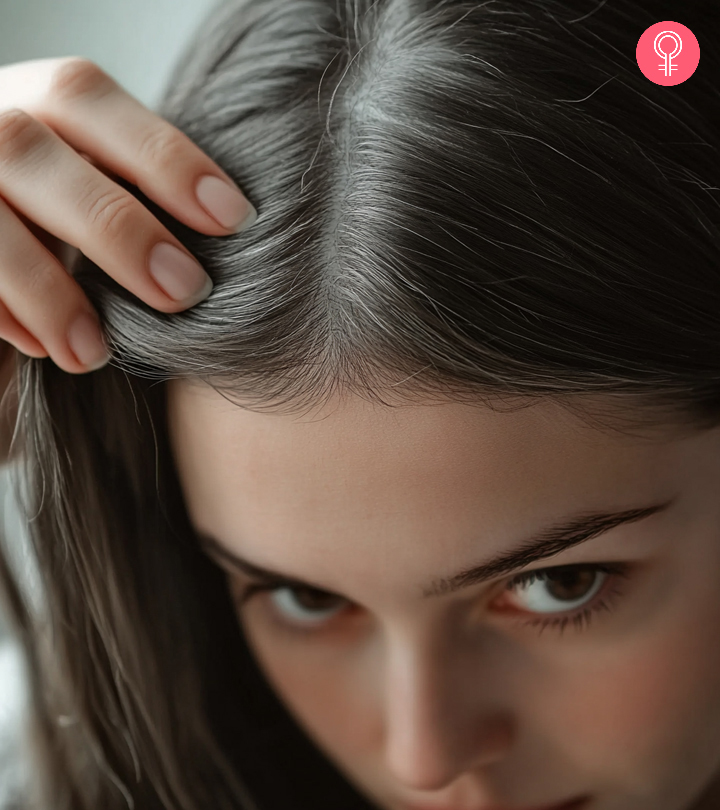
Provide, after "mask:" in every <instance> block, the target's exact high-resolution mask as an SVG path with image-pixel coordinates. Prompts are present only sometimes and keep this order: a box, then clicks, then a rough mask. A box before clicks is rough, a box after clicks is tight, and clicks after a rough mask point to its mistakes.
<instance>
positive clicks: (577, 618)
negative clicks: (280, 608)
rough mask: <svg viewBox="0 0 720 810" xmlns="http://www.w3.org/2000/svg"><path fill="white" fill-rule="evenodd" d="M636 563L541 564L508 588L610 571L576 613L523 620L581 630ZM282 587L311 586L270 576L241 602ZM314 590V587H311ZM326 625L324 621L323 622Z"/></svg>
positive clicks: (618, 593)
mask: <svg viewBox="0 0 720 810" xmlns="http://www.w3.org/2000/svg"><path fill="white" fill-rule="evenodd" d="M631 568H632V565H631V564H630V563H582V564H578V565H563V566H554V567H552V568H539V569H537V570H535V571H528V572H525V573H523V574H518V575H517V576H516V577H514V578H513V579H511V580H510V581H509V582H508V583H507V585H506V590H508V591H510V590H512V589H514V588H516V587H517V586H518V585H525V584H528V585H529V584H531V583H533V582H535V581H536V580H542V579H544V578H545V577H546V576H547V575H548V574H549V573H551V572H556V571H560V570H565V571H568V570H570V571H575V570H578V571H592V572H594V573H596V572H602V573H605V574H608V575H609V578H608V580H606V581H605V582H604V583H603V585H602V586H601V590H600V592H599V593H598V594H596V596H595V597H594V599H593V600H592V601H591V602H590V603H589V604H588V605H586V606H584V607H583V608H579V609H578V610H576V611H575V612H574V613H571V614H569V615H564V616H562V617H555V618H552V619H532V620H530V621H525V622H523V623H522V626H523V627H528V626H530V627H538V626H539V628H540V630H539V633H540V634H542V632H543V630H545V629H546V628H548V627H552V628H553V629H557V630H559V632H560V634H561V635H562V633H563V632H564V630H565V628H566V627H567V626H568V625H569V624H570V623H571V622H572V624H573V626H574V629H576V630H578V631H581V630H583V629H587V627H589V625H590V622H591V621H592V619H593V618H594V617H595V614H596V613H599V612H600V611H601V610H605V611H607V612H608V613H612V608H611V606H610V605H611V602H613V601H614V598H615V597H619V596H622V594H623V591H622V589H620V588H619V587H617V585H618V582H617V580H618V579H627V578H628V577H629V576H630V569H631ZM607 582H612V583H613V584H614V585H615V587H614V588H612V589H611V590H610V592H609V593H605V594H603V592H604V591H605V590H606V585H607ZM280 588H286V589H288V590H290V591H296V592H297V591H298V590H307V589H301V588H298V587H297V586H295V585H293V583H291V582H287V581H285V580H283V579H277V580H267V581H266V582H256V583H251V584H250V585H248V586H246V587H245V588H244V589H243V590H242V591H241V593H240V595H239V597H238V606H239V607H243V606H244V605H245V604H246V603H247V602H248V600H249V599H250V598H251V597H252V596H254V595H255V594H258V593H263V592H270V591H274V590H278V589H280ZM310 590H312V589H310ZM318 593H323V594H324V593H325V591H318ZM282 623H283V626H284V627H285V626H286V627H287V628H288V629H290V630H292V631H293V632H297V633H308V632H310V633H312V632H317V628H313V627H310V628H303V627H298V626H296V625H293V624H292V623H291V622H287V621H283V622H282ZM321 628H322V625H321Z"/></svg>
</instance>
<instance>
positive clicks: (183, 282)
mask: <svg viewBox="0 0 720 810" xmlns="http://www.w3.org/2000/svg"><path fill="white" fill-rule="evenodd" d="M0 196H2V197H3V198H5V199H6V200H7V201H8V202H9V203H10V204H11V205H12V206H14V207H15V208H17V209H18V210H19V211H21V212H22V213H23V214H24V215H25V216H26V217H28V218H29V219H30V220H31V221H32V222H34V223H36V225H39V226H40V227H41V228H43V229H45V230H46V231H49V232H50V233H52V234H54V235H55V236H57V237H59V238H60V239H61V240H62V241H63V242H67V243H69V244H71V245H73V246H75V247H77V248H79V249H80V250H81V251H82V252H83V253H84V254H85V255H86V256H87V257H88V258H90V259H91V260H92V261H93V262H95V264H97V265H98V266H99V267H102V269H103V270H104V271H105V272H106V273H108V275H110V276H112V278H114V279H115V280H116V281H117V282H118V284H121V285H122V286H123V287H125V288H127V289H128V290H130V292H132V293H133V294H134V295H136V296H137V297H138V298H141V299H142V300H143V301H145V302H146V303H147V304H149V305H150V306H152V307H154V308H156V309H159V310H161V311H163V312H177V311H179V310H181V309H185V308H188V307H190V306H193V305H194V304H196V303H197V302H198V301H201V300H203V299H204V298H206V297H207V295H208V293H209V291H210V289H211V288H212V282H211V281H210V279H209V277H208V276H207V274H206V273H205V271H204V270H203V268H202V267H201V266H200V264H199V263H198V262H197V261H196V260H195V259H194V257H193V256H192V255H191V254H190V253H188V251H187V250H185V248H184V247H183V245H182V244H181V243H180V242H179V241H178V240H177V239H176V238H175V237H174V236H172V234H170V232H169V231H168V230H167V229H166V228H164V227H163V226H162V225H161V224H160V222H158V220H157V219H156V218H155V217H154V216H153V215H152V214H151V213H150V212H149V211H148V209H147V208H146V207H145V206H144V205H142V204H141V203H140V201H139V200H137V199H136V198H135V197H133V195H132V194H130V193H128V192H127V191H126V190H125V189H124V188H122V187H121V186H120V185H118V184H117V183H115V182H113V181H112V180H110V179H109V178H108V177H106V176H105V175H104V174H103V173H102V172H99V171H98V170H97V169H96V168H95V167H94V166H92V165H90V163H88V161H86V160H83V158H81V157H80V156H79V155H78V153H77V152H76V151H75V150H74V149H72V148H71V147H70V146H68V144H67V143H65V141H63V140H62V139H61V138H59V137H58V135H57V134H56V133H55V132H54V131H53V130H52V129H51V128H50V127H48V126H47V125H46V124H43V123H41V122H40V121H38V120H36V119H35V118H33V117H32V116H30V115H28V114H27V113H25V112H23V111H22V110H11V111H9V112H4V113H0ZM59 201H62V202H61V203H59Z"/></svg>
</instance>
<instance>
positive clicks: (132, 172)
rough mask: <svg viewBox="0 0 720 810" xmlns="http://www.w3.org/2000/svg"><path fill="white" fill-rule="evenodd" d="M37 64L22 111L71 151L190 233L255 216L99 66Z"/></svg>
mask: <svg viewBox="0 0 720 810" xmlns="http://www.w3.org/2000/svg"><path fill="white" fill-rule="evenodd" d="M40 61H41V62H42V63H43V66H44V71H45V75H46V79H45V89H44V92H43V93H41V94H38V97H37V99H36V101H35V103H31V104H30V105H27V104H23V105H21V106H22V108H23V109H25V110H26V111H27V112H29V113H30V114H31V115H33V116H34V117H35V118H38V119H39V120H41V121H44V122H45V123H46V124H48V125H49V126H50V127H52V129H53V130H55V132H57V133H58V134H59V135H60V137H61V138H63V140H65V141H67V143H69V144H70V145H71V146H72V147H73V148H74V149H76V150H79V151H82V152H85V153H87V155H88V156H90V157H91V158H92V159H93V160H95V161H97V162H98V163H100V164H101V165H103V166H106V167H108V168H109V169H110V170H111V171H113V172H115V173H116V174H117V175H118V176H120V177H124V178H126V179H127V180H130V182H132V183H133V184H134V185H136V186H137V187H138V188H139V189H140V190H141V191H142V192H143V193H144V194H145V195H146V196H147V197H149V198H150V199H152V200H153V201H155V202H156V203H158V204H159V205H160V206H161V207H162V208H164V209H165V210H166V211H168V212H169V213H170V214H172V215H173V216H174V217H175V218H176V219H178V220H180V221H181V222H183V223H185V224H187V225H189V226H190V227H191V228H193V229H194V230H197V231H202V232H204V233H209V234H212V235H218V236H220V235H225V234H227V233H228V232H236V231H238V230H241V229H244V228H246V227H249V226H250V225H251V224H252V222H254V220H255V218H256V217H257V212H256V211H255V209H254V208H253V206H252V204H251V203H250V202H249V201H248V200H247V198H246V197H245V196H244V195H243V194H242V192H241V191H240V189H238V187H237V186H236V185H235V183H234V182H233V181H232V180H231V179H230V177H228V175H227V174H226V173H225V172H224V171H222V169H220V168H219V167H218V165H217V164H216V163H215V162H214V161H213V160H211V159H210V158H209V157H208V156H207V155H206V154H205V153H204V152H203V151H202V150H201V149H200V148H199V147H198V146H197V145H196V144H194V143H193V142H192V141H191V140H190V138H188V137H187V136H186V135H185V134H184V133H182V132H180V130H179V129H177V128H176V127H174V126H172V125H171V124H170V123H168V122H167V121H165V120H163V119H162V118H161V117H160V116H158V115H157V114H156V113H154V112H152V111H151V110H150V109H148V108H147V107H146V106H145V105H143V104H142V103H141V102H140V101H138V100H137V99H136V98H135V97H134V96H132V95H130V94H129V93H128V92H127V91H125V90H124V89H123V88H122V87H121V86H120V85H119V84H118V83H117V82H116V81H115V80H114V79H113V78H112V77H111V76H109V75H108V74H107V73H105V72H104V71H103V70H101V68H100V67H98V65H96V64H95V63H94V62H91V61H90V60H88V59H83V58H79V57H69V58H64V59H54V60H40ZM35 71H36V72H37V65H36V67H35ZM35 81H37V79H36V80H35ZM241 224H243V225H244V227H242V228H241V227H240V226H241Z"/></svg>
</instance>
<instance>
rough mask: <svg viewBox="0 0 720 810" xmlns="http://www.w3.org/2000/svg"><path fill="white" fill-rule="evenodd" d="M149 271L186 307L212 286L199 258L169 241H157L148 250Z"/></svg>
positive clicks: (206, 295) (168, 292)
mask: <svg viewBox="0 0 720 810" xmlns="http://www.w3.org/2000/svg"><path fill="white" fill-rule="evenodd" d="M150 274H151V275H152V277H153V278H154V279H155V281H157V283H158V284H159V285H160V286H161V287H162V288H163V290H165V292H166V293H167V294H168V295H169V296H170V298H173V299H174V300H175V301H182V303H184V304H186V305H187V306H188V307H191V306H194V305H195V304H197V303H198V302H199V301H204V300H205V299H206V298H207V297H208V295H210V291H211V290H212V288H213V283H212V280H211V279H210V276H209V275H208V274H207V273H206V272H205V271H204V270H203V269H202V267H201V266H200V265H199V264H198V262H196V261H195V259H193V258H191V257H190V256H188V255H187V253H184V252H183V251H182V250H179V249H178V248H176V247H175V246H174V245H171V244H170V243H168V242H160V243H158V244H157V245H155V247H154V248H153V249H152V250H151V251H150Z"/></svg>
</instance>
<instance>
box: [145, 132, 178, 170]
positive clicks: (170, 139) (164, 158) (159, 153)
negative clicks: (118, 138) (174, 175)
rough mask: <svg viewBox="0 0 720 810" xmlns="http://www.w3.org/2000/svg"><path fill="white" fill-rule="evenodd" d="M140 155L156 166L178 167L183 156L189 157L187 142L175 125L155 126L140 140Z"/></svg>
mask: <svg viewBox="0 0 720 810" xmlns="http://www.w3.org/2000/svg"><path fill="white" fill-rule="evenodd" d="M140 157H141V159H142V160H143V161H147V162H148V163H152V164H153V166H156V167H157V166H160V167H162V166H168V167H171V166H172V167H176V166H177V165H178V161H180V160H181V158H183V157H185V158H186V157H187V144H186V142H185V140H184V138H183V136H182V135H181V134H180V132H178V131H177V130H175V129H173V127H171V126H158V127H153V128H152V129H150V130H148V132H146V133H145V135H144V137H143V138H142V140H141V142H140Z"/></svg>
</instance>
